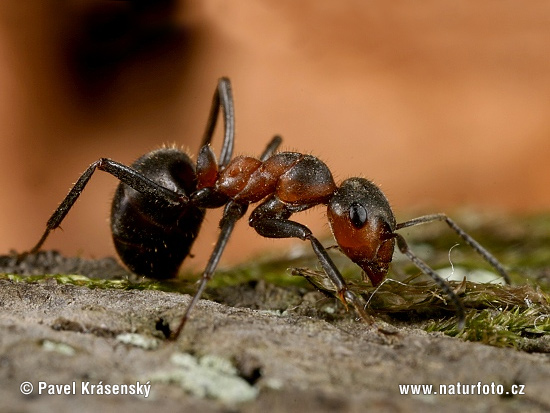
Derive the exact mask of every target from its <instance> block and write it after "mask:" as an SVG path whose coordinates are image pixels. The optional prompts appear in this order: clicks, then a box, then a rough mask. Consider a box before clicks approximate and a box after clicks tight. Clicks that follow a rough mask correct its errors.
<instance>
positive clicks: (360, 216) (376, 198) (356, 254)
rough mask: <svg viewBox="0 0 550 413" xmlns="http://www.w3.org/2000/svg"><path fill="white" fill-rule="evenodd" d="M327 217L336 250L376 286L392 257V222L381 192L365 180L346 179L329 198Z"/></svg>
mask: <svg viewBox="0 0 550 413" xmlns="http://www.w3.org/2000/svg"><path fill="white" fill-rule="evenodd" d="M327 216H328V220H329V222H330V226H331V229H332V233H333V234H334V238H335V239H336V241H337V242H338V245H339V246H340V249H341V250H342V251H343V252H344V253H345V254H346V255H347V256H348V257H349V258H350V259H351V260H352V261H353V262H354V263H356V264H357V265H359V266H360V267H361V268H362V269H363V271H365V273H366V274H367V276H368V277H369V279H370V280H371V282H372V283H373V285H375V286H376V285H378V284H379V283H380V282H381V281H382V280H383V279H384V277H385V276H386V274H387V272H388V267H389V264H390V262H391V259H392V255H393V249H394V246H395V239H394V237H393V231H394V230H395V225H396V222H395V218H394V216H393V212H392V210H391V208H390V205H389V203H388V200H387V199H386V197H385V196H384V194H383V193H382V191H381V190H380V189H379V188H378V187H377V186H376V185H375V184H373V183H372V182H370V181H369V180H367V179H363V178H350V179H346V180H345V181H344V182H343V183H342V185H341V186H340V187H339V188H338V189H337V190H336V192H335V193H334V195H333V196H332V198H331V199H330V201H329V203H328V211H327Z"/></svg>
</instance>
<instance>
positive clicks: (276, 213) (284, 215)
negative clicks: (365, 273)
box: [249, 196, 372, 323]
mask: <svg viewBox="0 0 550 413" xmlns="http://www.w3.org/2000/svg"><path fill="white" fill-rule="evenodd" d="M305 208H307V207H302V208H299V209H298V210H302V209H305ZM298 210H296V211H291V210H289V208H288V207H287V206H286V205H285V204H284V203H283V202H281V201H280V200H279V199H278V198H277V197H276V196H273V197H272V198H269V199H268V200H267V201H265V202H264V203H263V204H261V205H260V206H258V207H257V208H256V209H255V210H254V211H253V212H252V214H251V215H250V220H249V224H250V226H251V227H252V228H254V229H255V230H256V232H257V233H258V234H260V235H261V236H263V237H266V238H298V239H300V240H302V241H309V242H310V243H311V246H312V248H313V251H314V252H315V254H316V255H317V258H318V260H319V262H320V264H321V266H322V267H323V270H324V271H325V273H326V274H327V276H328V278H329V279H330V281H331V282H332V284H333V285H334V287H335V290H336V294H337V296H338V298H339V299H340V301H341V302H342V303H343V304H344V305H345V306H346V308H347V305H348V301H349V302H351V303H352V305H353V306H354V307H355V309H356V310H357V312H358V313H359V315H360V316H361V317H362V318H363V319H365V320H366V321H367V322H369V323H372V318H371V317H370V316H369V315H368V314H367V313H366V312H365V310H364V308H363V306H362V305H360V304H359V303H360V300H359V299H358V298H357V297H356V296H355V294H354V293H353V292H352V291H350V290H349V289H348V286H347V284H346V281H345V280H344V278H343V277H342V274H340V271H339V270H338V268H337V267H336V265H335V264H334V262H333V261H332V259H331V258H330V257H329V255H328V253H327V251H326V249H325V247H323V245H322V244H321V243H320V242H319V240H318V239H317V238H316V237H314V236H313V233H312V232H311V230H310V229H309V228H308V227H306V226H305V225H303V224H300V223H299V222H296V221H292V220H289V219H288V218H289V217H290V216H291V215H292V213H293V212H298Z"/></svg>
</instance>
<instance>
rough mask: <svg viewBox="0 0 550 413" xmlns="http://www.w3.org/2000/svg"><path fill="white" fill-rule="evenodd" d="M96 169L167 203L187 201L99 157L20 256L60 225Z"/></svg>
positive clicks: (181, 195)
mask: <svg viewBox="0 0 550 413" xmlns="http://www.w3.org/2000/svg"><path fill="white" fill-rule="evenodd" d="M98 169H99V170H100V171H104V172H107V173H109V174H111V175H113V176H114V177H116V178H118V179H119V180H120V181H121V182H124V183H125V184H127V185H129V186H130V187H132V188H133V189H135V190H136V191H139V192H142V193H146V194H150V195H151V196H154V197H157V198H160V199H163V200H165V201H167V202H168V203H171V204H175V205H177V204H180V205H181V204H185V203H187V202H189V198H188V197H187V196H186V195H185V194H182V193H178V192H174V191H172V190H170V189H167V188H164V187H163V186H160V185H159V184H157V183H155V182H153V181H152V180H151V179H149V178H147V177H145V176H143V175H142V174H141V173H139V172H137V171H135V170H134V169H132V168H130V167H128V166H126V165H123V164H121V163H118V162H116V161H113V160H111V159H108V158H101V159H99V160H97V161H96V162H94V163H93V164H91V165H90V166H89V167H88V169H86V170H85V171H84V173H83V174H82V175H81V176H80V178H79V179H78V181H77V182H76V183H75V184H74V186H73V187H72V188H71V190H70V191H69V193H68V194H67V196H66V197H65V199H64V200H63V201H62V202H61V204H60V205H59V206H58V207H57V209H56V210H55V211H54V212H53V214H52V215H51V217H50V219H49V220H48V222H47V224H46V230H45V231H44V234H43V235H42V237H41V238H40V240H39V241H38V242H37V243H36V245H35V246H34V247H33V248H32V249H31V250H30V251H29V252H27V253H23V254H21V257H24V256H25V255H27V254H31V253H35V252H37V251H38V250H39V249H40V248H41V247H42V245H43V244H44V242H45V241H46V239H47V238H48V235H49V234H50V232H51V231H53V230H54V229H56V228H58V227H59V226H60V225H61V222H62V221H63V219H64V218H65V216H66V215H67V214H68V213H69V211H70V210H71V208H72V207H73V205H74V203H75V202H76V200H77V199H78V197H79V196H80V195H81V194H82V191H83V190H84V188H85V187H86V185H87V184H88V182H89V181H90V179H91V177H92V175H93V174H94V172H95V171H96V170H98Z"/></svg>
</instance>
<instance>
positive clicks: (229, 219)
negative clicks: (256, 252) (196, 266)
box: [170, 201, 248, 340]
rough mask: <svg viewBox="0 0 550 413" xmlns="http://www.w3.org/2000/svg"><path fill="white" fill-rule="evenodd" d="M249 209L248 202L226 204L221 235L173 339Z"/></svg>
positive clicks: (175, 336)
mask: <svg viewBox="0 0 550 413" xmlns="http://www.w3.org/2000/svg"><path fill="white" fill-rule="evenodd" d="M247 209H248V204H239V203H236V202H233V201H229V202H228V203H227V205H226V206H225V209H224V213H223V216H222V219H221V221H220V235H219V236H218V240H217V241H216V245H215V246H214V249H213V250H212V254H211V255H210V258H209V259H208V263H207V264H206V268H205V269H204V272H203V273H202V277H201V279H200V283H199V287H198V289H197V292H196V293H195V295H194V296H193V298H192V299H191V302H190V303H189V305H188V306H187V309H186V310H185V313H184V314H183V317H182V318H181V321H180V323H179V324H178V327H177V328H176V329H175V330H174V331H173V332H172V334H171V335H170V339H171V340H177V338H178V337H179V335H180V334H181V332H182V331H183V328H184V327H185V323H186V322H187V320H188V319H189V315H190V314H191V311H192V310H193V308H194V307H195V305H196V304H197V302H198V301H199V299H200V298H201V295H202V293H203V292H204V289H205V288H206V284H208V281H210V279H211V278H212V276H213V275H214V271H216V268H217V266H218V263H219V262H220V258H221V256H222V254H223V251H224V250H225V246H226V245H227V242H228V241H229V237H230V236H231V233H232V232H233V228H235V223H236V222H237V221H238V220H239V219H240V218H242V217H243V215H244V214H245V213H246V210H247Z"/></svg>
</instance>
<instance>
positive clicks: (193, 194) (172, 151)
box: [29, 78, 510, 339]
mask: <svg viewBox="0 0 550 413" xmlns="http://www.w3.org/2000/svg"><path fill="white" fill-rule="evenodd" d="M220 107H221V108H222V110H223V119H224V140H223V144H222V147H221V152H220V157H219V161H217V160H216V157H215V155H214V152H213V151H212V149H211V147H210V143H211V140H212V136H213V133H214V129H215V126H216V123H217V118H218V114H219V109H220ZM234 138H235V120H234V107H233V97H232V92H231V84H230V81H229V79H227V78H221V79H220V80H219V81H218V86H217V88H216V91H215V93H214V97H213V100H212V106H211V109H210V114H209V117H208V122H207V127H206V131H205V133H204V137H203V139H202V144H201V147H200V151H199V155H198V158H197V163H196V166H195V165H194V164H193V162H192V161H191V159H190V157H189V156H188V155H187V154H185V153H184V152H182V151H181V150H179V149H176V148H168V147H162V148H160V149H157V150H154V151H152V152H150V153H148V154H146V155H144V156H142V157H141V158H139V159H138V160H137V161H135V162H134V163H133V164H132V165H131V166H130V167H128V166H125V165H123V164H121V163H118V162H115V161H113V160H111V159H108V158H101V159H99V160H98V161H96V162H94V163H93V164H91V165H90V166H89V167H88V169H86V171H85V172H84V173H83V174H82V176H81V177H80V178H79V179H78V181H77V182H76V184H75V185H74V186H73V187H72V189H71V190H70V191H69V193H68V194H67V196H66V197H65V199H64V200H63V202H62V203H61V204H60V205H59V207H58V208H57V209H56V210H55V211H54V213H53V214H52V216H51V217H50V219H49V220H48V223H47V227H46V230H45V232H44V234H43V235H42V237H41V238H40V240H39V241H38V243H37V244H36V245H35V246H34V247H33V248H32V249H31V250H30V251H29V253H33V252H36V251H38V250H39V249H40V248H41V246H42V244H43V243H44V241H45V240H46V238H47V237H48V235H49V233H50V232H51V231H52V230H54V229H56V228H58V227H59V225H60V224H61V221H63V219H64V218H65V216H66V215H67V213H68V212H69V210H70V209H71V208H72V206H73V205H74V203H75V202H76V200H77V198H78V197H79V196H80V194H81V193H82V191H83V190H84V187H85V186H86V184H87V183H88V181H89V180H90V178H91V177H92V175H93V173H94V172H95V171H96V170H98V169H99V170H101V171H105V172H107V173H109V174H111V175H113V176H115V177H116V178H117V179H119V180H120V181H121V182H120V184H119V185H118V187H117V190H116V192H115V195H114V198H113V204H112V208H111V231H112V235H113V241H114V244H115V248H116V250H117V253H118V255H119V256H120V258H121V259H122V261H123V262H124V263H125V264H126V266H127V267H128V268H130V269H131V270H132V271H133V272H134V273H136V274H139V275H144V276H147V277H152V278H156V279H166V278H170V277H175V276H176V275H177V272H178V269H179V267H180V265H181V263H182V262H183V260H184V259H185V257H186V256H187V255H188V254H189V250H190V248H191V246H192V244H193V242H194V240H195V237H196V236H197V234H198V232H199V229H200V225H201V223H202V220H203V217H204V214H205V209H207V208H219V207H222V206H224V207H225V208H224V211H223V215H222V218H221V220H220V234H219V236H218V240H217V242H216V244H215V246H214V249H213V251H212V254H211V256H210V258H209V260H208V262H207V265H206V268H205V270H204V272H203V274H202V278H201V280H200V283H199V287H198V289H197V292H196V293H195V295H194V297H193V299H192V300H191V302H190V303H189V305H188V307H187V309H186V311H185V313H184V315H183V317H182V319H181V321H180V323H179V325H178V326H177V328H176V329H175V330H174V331H173V332H172V334H171V338H172V339H177V337H178V336H179V335H180V333H181V331H182V330H183V327H184V325H185V323H186V321H187V319H188V318H189V314H190V313H191V310H192V309H193V307H194V306H195V305H196V303H197V301H198V300H199V298H200V297H201V295H202V293H203V291H204V289H205V287H206V284H207V282H208V280H210V279H211V278H212V275H213V274H214V271H215V269H216V267H217V265H218V262H219V260H220V257H221V255H222V252H223V250H224V248H225V246H226V244H227V242H228V240H229V237H230V235H231V232H232V231H233V228H234V226H235V223H236V222H237V221H238V220H239V219H240V218H242V217H243V216H244V215H245V213H246V211H247V209H248V206H249V205H250V204H252V203H256V202H260V201H261V204H260V205H259V206H257V207H256V208H255V209H254V210H253V211H252V213H251V214H250V217H249V224H250V226H251V227H252V228H254V229H255V230H256V232H257V233H258V234H260V235H261V236H263V237H268V238H298V239H300V240H303V241H309V242H310V243H311V246H312V247H313V251H314V252H315V254H316V255H317V258H318V260H319V262H320V264H321V266H322V268H323V270H324V271H325V273H326V274H327V276H328V278H329V279H330V281H331V282H332V283H333V284H334V287H335V291H336V293H337V296H338V298H339V299H340V300H341V301H342V303H343V304H344V305H345V306H346V307H347V305H348V303H351V304H352V305H353V306H354V307H355V309H356V311H357V312H358V313H359V314H360V315H361V316H362V317H363V318H364V319H365V320H369V321H370V316H368V314H366V312H365V310H364V309H363V308H362V306H361V305H360V301H359V300H358V299H357V297H356V296H355V294H354V293H353V292H352V291H351V290H349V289H348V287H347V284H346V281H345V280H344V278H343V277H342V275H341V274H340V271H339V270H338V268H337V267H336V266H335V264H334V263H333V261H332V259H331V258H330V257H329V255H328V254H327V251H326V249H325V248H324V247H323V245H322V244H321V243H320V242H319V241H318V240H317V238H316V237H314V236H313V234H312V232H311V231H310V230H309V229H308V228H307V227H306V226H305V225H302V224H300V223H298V222H296V221H293V220H290V219H289V218H290V216H291V215H292V214H294V213H296V212H300V211H304V210H306V209H308V208H312V207H314V206H317V205H320V204H324V205H327V217H328V221H329V223H330V227H331V229H332V233H333V235H334V238H335V239H336V241H337V243H338V246H339V248H340V249H341V250H342V251H343V252H344V254H346V255H347V256H348V257H349V258H350V259H351V261H353V262H354V263H355V264H357V265H358V266H359V267H360V268H361V269H362V270H363V277H364V278H365V275H366V276H367V277H368V278H369V279H370V281H371V282H372V284H373V285H374V286H376V285H378V284H379V283H380V282H381V281H382V280H383V279H384V277H385V276H386V274H387V272H388V268H389V264H390V262H391V260H392V255H393V252H394V248H395V246H396V245H397V247H398V248H399V250H400V251H401V253H403V254H404V255H406V256H407V257H408V258H409V259H410V260H411V261H412V262H413V263H414V264H415V265H416V266H417V267H418V268H419V269H420V270H421V271H422V272H423V273H424V274H426V275H428V276H430V277H431V278H432V279H433V280H434V281H435V282H436V283H437V285H438V286H439V287H440V288H441V290H442V291H443V292H444V293H446V294H447V296H448V297H449V299H450V301H452V302H453V304H454V306H455V307H456V312H457V316H458V320H459V327H462V326H463V325H464V319H465V315H464V306H463V304H462V302H461V300H459V298H458V297H457V296H456V294H455V293H454V291H453V290H452V288H451V287H450V286H449V284H448V283H447V282H446V281H445V280H444V279H442V278H441V277H440V276H439V275H438V274H437V273H436V272H435V271H434V270H432V269H431V268H430V267H429V266H428V265H427V264H426V263H425V262H424V261H422V260H421V259H420V258H418V256H416V255H415V254H414V253H413V252H412V251H411V250H410V249H409V246H408V245H407V242H406V241H405V239H404V238H403V236H402V235H400V234H398V233H397V232H396V231H397V230H400V229H403V228H406V227H410V226H413V225H418V224H423V223H427V222H432V221H444V222H445V223H446V224H447V225H448V226H449V227H450V228H451V229H453V230H454V231H455V232H456V233H457V234H458V235H459V236H460V237H461V238H463V239H464V240H465V241H466V243H467V244H469V245H470V246H471V247H472V248H473V249H474V250H475V251H477V252H478V253H479V254H480V255H481V256H482V257H483V258H484V259H485V260H487V261H488V262H489V263H490V264H491V265H492V266H493V267H494V268H495V269H496V270H497V271H498V272H499V273H500V274H501V275H502V277H504V279H505V281H506V282H507V283H509V282H510V278H509V276H508V273H507V272H506V270H505V269H504V268H503V267H502V265H501V264H500V263H499V262H498V261H497V260H496V258H495V257H493V255H491V254H490V253H489V252H488V251H487V250H486V249H485V248H483V247H482V246H481V245H480V244H479V243H478V242H477V241H475V240H474V239H473V238H472V237H471V236H470V235H468V234H467V233H466V232H464V231H463V230H462V229H461V228H460V227H459V226H458V225H456V223H455V222H454V221H452V220H451V219H450V218H449V217H447V216H446V215H445V214H434V215H426V216H422V217H419V218H416V219H412V220H409V221H406V222H402V223H399V224H398V223H397V222H396V220H395V217H394V215H393V212H392V210H391V208H390V205H389V203H388V200H387V199H386V197H385V196H384V194H383V193H382V191H381V190H380V189H379V188H378V187H377V186H376V185H375V184H374V183H372V182H371V181H369V180H367V179H364V178H349V179H346V180H345V181H344V182H342V183H341V184H340V186H338V185H336V183H335V182H334V179H333V177H332V174H331V172H330V170H329V168H328V167H327V165H326V164H325V163H323V162H322V161H321V160H319V159H318V158H316V157H314V156H311V155H306V154H302V153H297V152H279V153H277V148H278V147H279V145H280V143H281V138H280V137H278V136H276V137H274V138H273V139H272V140H271V142H270V143H269V144H268V145H267V147H266V149H265V150H264V152H263V154H262V155H261V156H260V158H259V159H257V158H253V157H246V156H237V157H235V158H232V155H233V144H234Z"/></svg>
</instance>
